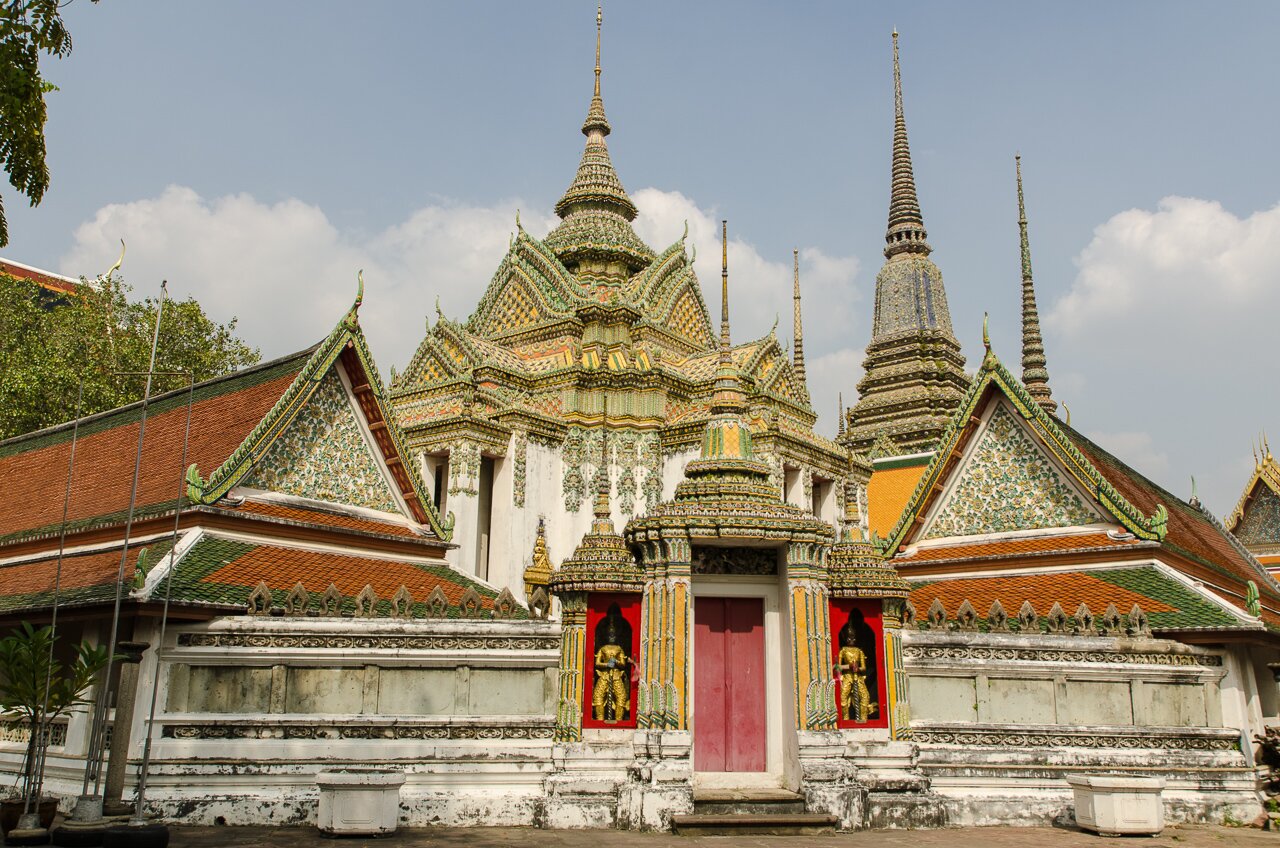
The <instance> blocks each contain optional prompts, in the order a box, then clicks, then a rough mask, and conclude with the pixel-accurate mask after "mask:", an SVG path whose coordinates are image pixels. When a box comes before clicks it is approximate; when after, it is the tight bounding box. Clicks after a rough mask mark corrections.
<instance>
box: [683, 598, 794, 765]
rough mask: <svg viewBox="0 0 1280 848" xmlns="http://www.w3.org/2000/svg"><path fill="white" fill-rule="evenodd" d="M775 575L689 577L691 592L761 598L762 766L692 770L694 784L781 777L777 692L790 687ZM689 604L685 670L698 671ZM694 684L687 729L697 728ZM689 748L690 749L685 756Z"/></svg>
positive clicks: (782, 761)
mask: <svg viewBox="0 0 1280 848" xmlns="http://www.w3.org/2000/svg"><path fill="white" fill-rule="evenodd" d="M778 584H779V581H778V577H777V575H773V574H769V575H761V576H746V575H721V574H697V575H694V577H693V579H692V581H690V595H691V596H692V598H699V597H703V598H761V599H763V601H764V679H765V700H764V704H765V706H764V715H765V770H764V771H696V764H695V771H694V773H693V784H694V787H695V788H707V789H742V788H753V787H769V788H776V787H781V786H784V785H785V783H786V779H787V778H786V774H787V771H788V770H787V768H786V758H785V750H784V738H783V733H782V730H783V722H784V720H785V715H786V714H785V712H784V701H783V693H784V692H790V691H791V690H792V686H791V679H790V675H791V669H790V667H789V666H788V665H787V664H786V663H784V662H783V659H784V657H785V651H784V647H785V646H784V644H783V638H782V621H783V612H784V610H782V609H781V605H780V596H781V592H780V591H779V588H778ZM695 607H696V605H695V604H693V603H692V602H691V603H690V604H689V612H690V626H689V633H690V634H691V635H692V636H693V638H692V640H691V642H692V644H690V645H689V676H690V680H692V679H693V675H695V674H697V673H698V659H697V657H698V650H697V643H696V640H697V636H696V632H697V631H696V626H697V621H696V619H695V616H696V615H697V613H696V612H695V611H694V610H695ZM694 700H695V695H694V687H693V686H692V685H690V686H689V703H690V711H689V718H690V722H689V723H690V729H691V731H692V732H693V733H695V734H696V733H697V732H698V705H697V704H696V703H694ZM692 756H693V753H692V750H691V751H690V757H691V758H692Z"/></svg>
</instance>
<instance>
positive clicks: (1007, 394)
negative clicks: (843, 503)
mask: <svg viewBox="0 0 1280 848" xmlns="http://www.w3.org/2000/svg"><path fill="white" fill-rule="evenodd" d="M993 402H995V403H1003V404H1007V406H1008V409H1009V410H1012V411H1013V412H1012V413H1010V414H1004V415H1005V418H1009V417H1010V415H1012V416H1013V417H1016V418H1017V419H1018V420H1019V422H1020V423H1018V424H1017V425H1016V426H1017V427H1019V428H1026V431H1027V432H1032V433H1034V434H1035V442H1036V443H1038V444H1039V445H1040V447H1036V448H1034V449H1032V448H1031V447H1030V443H1026V444H1027V446H1028V447H1027V451H1026V452H1025V453H1026V455H1025V456H1024V458H1023V461H1022V462H1021V463H1020V461H1019V460H1018V458H1017V457H1015V456H1009V455H1006V454H1009V453H1010V452H1012V453H1018V452H1019V450H1020V449H1019V448H1018V447H1017V445H1016V444H1014V443H1012V442H1009V441H1008V440H1006V441H1005V442H1001V443H1000V444H999V445H997V444H996V443H993V447H997V448H998V447H999V446H1001V445H1002V446H1004V447H1005V448H1007V449H1006V450H1003V451H1001V450H999V449H997V451H996V453H998V454H999V455H1000V456H1002V457H1003V460H1002V461H1003V462H1004V463H1005V465H1006V466H1007V467H1006V468H1004V469H1002V471H1001V474H1002V475H1003V476H1001V477H1000V480H1007V481H1009V482H1010V483H1011V484H1012V483H1013V482H1014V481H1016V480H1017V478H1018V474H1019V473H1021V472H1020V471H1019V467H1020V465H1021V464H1025V463H1030V464H1031V465H1034V466H1035V467H1036V468H1037V469H1040V472H1043V471H1044V469H1045V468H1047V465H1046V463H1050V464H1053V465H1056V466H1057V467H1060V468H1061V469H1065V471H1064V473H1065V474H1067V475H1069V477H1070V478H1071V482H1070V483H1069V484H1068V483H1065V482H1062V481H1061V480H1056V481H1055V480H1051V479H1050V478H1048V477H1047V476H1045V475H1044V474H1043V473H1041V477H1040V478H1036V479H1035V480H1032V479H1030V478H1028V482H1029V484H1030V485H1032V486H1033V487H1038V491H1040V492H1041V493H1042V494H1043V493H1046V492H1048V491H1050V490H1051V489H1055V488H1056V489H1059V490H1060V491H1061V492H1062V494H1063V495H1064V496H1066V498H1067V500H1066V501H1065V502H1064V503H1066V504H1070V503H1071V502H1072V501H1078V496H1073V495H1072V494H1071V493H1072V492H1074V491H1081V492H1084V493H1085V496H1086V497H1087V498H1088V502H1087V503H1080V502H1076V503H1075V505H1074V506H1072V507H1071V508H1070V509H1066V508H1065V507H1064V509H1063V510H1062V511H1060V513H1059V514H1058V515H1056V516H1053V518H1056V519H1058V520H1061V519H1062V517H1063V516H1066V523H1065V524H1057V523H1055V521H1053V520H1051V521H1050V523H1049V524H1040V525H1036V524H1030V525H1028V524H1026V523H1025V519H1026V518H1027V516H1029V515H1030V514H1031V510H1032V507H1033V506H1035V505H1034V504H1030V503H1022V504H1016V505H1015V506H1014V507H1010V509H1013V512H1011V513H1010V515H1011V517H1012V516H1014V515H1015V513H1016V516H1018V517H1016V518H1011V520H1012V524H1010V525H1009V526H1010V527H1012V526H1014V525H1016V526H1019V527H1036V526H1042V527H1050V528H1052V527H1059V528H1065V527H1081V526H1085V525H1091V526H1096V527H1097V528H1098V530H1099V531H1100V530H1101V529H1104V528H1105V526H1106V523H1113V524H1115V525H1119V526H1120V527H1121V528H1123V530H1122V531H1121V532H1123V533H1126V534H1132V536H1133V537H1135V539H1136V540H1141V541H1146V542H1151V543H1154V545H1155V547H1156V548H1158V549H1159V550H1160V551H1164V552H1167V553H1169V554H1171V555H1173V559H1172V560H1170V562H1176V563H1178V568H1179V570H1180V571H1183V572H1184V573H1186V574H1187V575H1188V576H1189V577H1191V578H1192V579H1195V580H1201V581H1203V582H1204V583H1206V584H1208V585H1211V586H1212V587H1213V588H1214V591H1215V592H1217V593H1218V594H1219V595H1220V596H1222V597H1223V598H1224V599H1226V600H1227V601H1228V602H1230V603H1233V604H1235V605H1237V606H1238V607H1240V608H1241V609H1243V608H1244V606H1245V603H1246V597H1247V595H1248V592H1249V585H1250V584H1254V585H1256V587H1257V588H1258V590H1259V591H1260V593H1261V598H1262V606H1261V611H1262V617H1263V620H1264V621H1265V622H1266V623H1267V625H1268V626H1270V627H1273V628H1280V583H1277V582H1276V581H1275V579H1274V578H1272V577H1271V576H1270V575H1269V574H1268V573H1267V571H1266V569H1265V568H1263V567H1262V566H1261V565H1260V564H1259V563H1258V561H1257V560H1256V559H1255V558H1254V557H1253V556H1251V555H1250V554H1249V552H1248V551H1247V550H1245V548H1244V547H1243V546H1241V545H1240V543H1239V542H1238V541H1236V540H1235V539H1234V538H1233V537H1232V536H1231V534H1229V533H1227V532H1226V530H1225V528H1223V526H1222V525H1221V524H1220V523H1219V522H1218V521H1217V519H1215V518H1214V517H1213V516H1212V515H1211V514H1209V513H1208V512H1206V511H1205V510H1203V509H1202V508H1200V507H1198V506H1194V505H1192V504H1189V503H1187V502H1185V501H1183V500H1181V499H1180V498H1178V497H1176V496H1174V495H1172V494H1170V493H1169V492H1167V491H1165V490H1164V489H1162V488H1161V487H1159V486H1158V485H1156V484H1155V483H1153V482H1151V481H1150V480H1148V479H1147V478H1145V477H1143V476H1142V475H1141V474H1139V473H1138V472H1136V471H1134V470H1133V469H1132V468H1130V467H1129V466H1128V465H1126V464H1124V463H1123V462H1121V461H1120V460H1119V459H1117V458H1115V457H1114V456H1112V455H1111V454H1110V453H1108V452H1107V451H1105V450H1103V449H1102V448H1101V447H1099V446H1098V445H1096V444H1095V443H1094V442H1093V441H1091V440H1090V439H1088V438H1087V437H1085V436H1084V435H1083V434H1081V433H1079V432H1078V431H1076V430H1074V429H1072V428H1071V427H1069V426H1067V425H1065V424H1063V423H1062V422H1060V421H1058V420H1057V419H1056V418H1055V417H1053V416H1051V415H1049V414H1048V413H1047V412H1045V410H1044V409H1043V408H1042V407H1041V406H1040V405H1039V404H1037V403H1036V402H1035V399H1034V398H1032V397H1031V395H1030V394H1029V393H1028V391H1027V389H1026V387H1025V386H1024V385H1023V384H1022V382H1021V381H1020V380H1018V379H1017V378H1016V377H1014V376H1013V375H1012V374H1011V373H1010V372H1009V371H1008V370H1007V369H1006V368H1005V367H1004V365H1003V364H1002V363H1001V362H1000V360H999V358H998V357H996V355H995V354H994V353H993V352H992V351H991V350H990V348H989V347H988V349H987V354H986V356H985V358H984V359H983V363H982V367H981V368H979V370H978V373H977V375H976V376H975V377H974V380H973V384H972V386H971V387H970V390H969V393H968V395H967V396H966V397H965V398H964V400H963V402H962V403H961V405H960V408H959V409H958V410H957V411H956V413H955V416H954V418H953V420H952V423H951V425H950V426H949V427H948V429H947V431H946V432H945V433H944V434H943V436H942V438H941V440H940V443H939V447H938V450H937V452H936V453H935V454H934V456H933V459H932V460H931V461H930V464H929V466H928V468H927V469H926V470H925V472H924V474H922V475H921V477H920V479H919V482H918V483H917V485H916V488H915V491H914V492H913V494H912V496H911V499H910V501H909V502H908V504H907V506H906V508H905V509H904V510H903V512H902V514H901V516H900V518H899V520H898V522H897V524H896V526H895V527H894V529H893V531H892V532H891V533H890V535H889V540H888V542H889V544H888V549H887V552H886V553H887V555H888V556H890V557H894V558H895V562H896V564H897V565H898V566H899V568H901V569H903V570H904V572H905V571H907V570H908V567H909V566H912V565H913V564H914V563H915V562H916V560H915V557H916V556H918V555H919V550H921V549H920V548H916V547H915V545H916V544H917V543H919V542H921V541H924V537H926V536H927V533H928V530H929V528H928V526H927V523H926V522H925V521H924V520H923V519H924V517H925V516H926V515H930V514H933V513H930V509H931V507H932V506H933V505H934V504H935V503H941V502H942V499H943V498H944V496H945V497H949V496H950V495H948V494H947V493H948V492H949V491H950V489H949V488H948V485H947V484H948V481H949V480H950V479H951V477H952V475H953V474H955V473H958V469H961V468H962V465H961V463H962V459H963V458H964V457H965V456H966V455H967V454H966V451H967V446H968V445H969V443H970V442H971V441H972V440H973V439H974V438H975V436H976V435H977V434H978V432H979V431H980V428H981V427H982V426H983V425H982V423H981V420H982V412H983V410H985V409H987V408H988V405H989V404H990V403H993ZM1002 414H1003V413H1002ZM994 419H995V416H992V420H993V421H994ZM1009 426H1011V427H1012V426H1014V425H1013V424H1012V423H1011V424H1010V425H1009ZM984 432H986V431H984ZM990 432H993V433H994V432H995V431H994V430H993V431H990ZM983 438H984V439H985V438H986V436H984V437H983ZM978 448H979V449H978V450H976V451H975V452H974V456H975V457H976V456H977V455H978V454H979V453H981V452H982V451H981V448H982V444H981V443H979V444H978ZM1042 451H1043V452H1042ZM1040 472H1037V473H1040ZM975 473H977V474H978V475H979V476H978V477H975V478H974V481H978V482H980V479H979V478H980V477H981V473H982V470H981V469H979V470H978V472H975ZM987 485H988V488H989V487H990V486H991V485H995V484H994V483H991V482H990V481H989V482H988V483H987ZM956 491H960V490H959V489H957V490H956ZM1009 497H1010V495H1008V494H1007V493H1003V492H1002V494H1001V498H1002V499H1004V500H1008V498H1009ZM1002 502H1003V501H1002ZM990 517H991V516H990V514H989V513H988V514H987V518H990ZM1099 519H1102V521H1103V522H1104V523H1099ZM931 520H933V519H931ZM1006 523H1007V522H1006ZM1000 526H1004V525H1000ZM992 528H995V529H992ZM998 530H999V528H998V527H996V524H994V523H993V522H992V521H989V520H985V519H984V522H983V524H982V527H980V528H978V529H974V530H972V531H968V530H966V531H964V532H951V533H942V534H941V538H935V537H933V536H929V537H928V538H929V539H933V541H931V542H930V547H932V546H933V545H941V547H942V549H941V550H939V551H937V552H931V554H930V555H935V554H936V555H937V556H940V557H943V558H946V557H948V556H949V557H950V558H952V559H953V560H954V559H957V558H960V556H961V552H960V551H958V550H956V549H955V548H954V547H952V546H950V545H949V544H948V543H947V541H946V536H948V535H952V536H956V537H962V536H965V535H966V533H975V534H977V535H976V536H974V537H973V538H972V539H963V540H962V541H964V542H965V543H966V544H968V543H969V542H971V543H972V544H968V548H969V549H970V550H968V552H967V553H964V554H963V556H964V557H967V558H972V559H975V560H976V559H983V560H984V561H985V562H986V563H988V564H989V563H991V562H993V561H998V560H1001V559H1005V560H1007V559H1008V554H1009V553H1010V552H1007V551H1005V552H1001V551H1000V550H998V546H999V545H1001V544H1003V543H1004V542H1006V541H1007V540H1006V539H1005V538H1004V535H1003V534H1002V533H1001V532H997V531H998ZM1070 536H1071V534H1069V533H1064V532H1063V530H1062V529H1058V530H1055V531H1053V533H1052V534H1051V535H1048V536H1046V538H1048V539H1052V540H1056V541H1054V542H1050V543H1049V545H1048V547H1047V548H1046V549H1045V550H1041V551H1038V553H1042V554H1048V553H1050V552H1052V551H1057V550H1069V549H1071V545H1070V544H1068V543H1065V542H1063V543H1062V544H1059V542H1062V540H1066V539H1068V538H1069V537H1070ZM1117 541H1126V539H1125V538H1124V536H1120V537H1119V538H1118V539H1117ZM983 546H985V547H987V548H988V549H987V550H986V553H985V555H984V554H983V553H982V551H980V550H978V548H979V547H983ZM1135 549H1136V546H1135ZM1154 549H1155V548H1153V550H1154ZM1113 550H1114V549H1113ZM1015 553H1017V552H1015ZM1021 553H1022V554H1025V553H1027V552H1021ZM1078 553H1079V549H1076V554H1077V555H1078ZM1142 555H1143V556H1148V557H1149V556H1150V555H1151V553H1150V552H1144V553H1143V554H1142ZM920 561H921V562H924V558H922V559H921V560H920ZM907 576H908V577H909V576H910V575H909V574H908V575H907Z"/></svg>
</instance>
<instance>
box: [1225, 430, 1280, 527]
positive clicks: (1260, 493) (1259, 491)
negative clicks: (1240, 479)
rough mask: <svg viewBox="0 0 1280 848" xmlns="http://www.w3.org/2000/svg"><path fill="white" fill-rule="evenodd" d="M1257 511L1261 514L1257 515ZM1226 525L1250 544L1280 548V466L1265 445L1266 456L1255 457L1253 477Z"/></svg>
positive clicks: (1256, 455) (1264, 452)
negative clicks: (1278, 546) (1255, 511)
mask: <svg viewBox="0 0 1280 848" xmlns="http://www.w3.org/2000/svg"><path fill="white" fill-rule="evenodd" d="M1254 510H1261V512H1260V513H1258V514H1256V515H1255V514H1254ZM1246 513H1248V518H1249V519H1250V520H1248V521H1246V520H1245V519H1246ZM1226 525H1227V529H1228V530H1230V531H1231V532H1232V533H1234V534H1235V535H1236V537H1237V538H1239V539H1240V540H1241V541H1242V542H1244V543H1245V544H1246V545H1251V546H1252V545H1268V546H1269V545H1280V463H1277V462H1276V458H1275V457H1274V456H1272V454H1271V448H1270V446H1269V445H1267V444H1266V443H1265V442H1264V443H1263V450H1262V454H1261V455H1258V454H1255V455H1254V467H1253V476H1251V477H1250V478H1249V482H1248V483H1247V484H1246V485H1245V487H1244V492H1243V493H1241V495H1240V501H1239V503H1237V504H1236V508H1235V509H1234V510H1233V511H1232V512H1231V515H1230V517H1228V518H1227V522H1226Z"/></svg>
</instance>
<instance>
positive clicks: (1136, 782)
mask: <svg viewBox="0 0 1280 848" xmlns="http://www.w3.org/2000/svg"><path fill="white" fill-rule="evenodd" d="M1067 783H1069V784H1071V788H1072V790H1074V791H1075V796H1076V824H1078V825H1079V826H1080V827H1082V828H1084V829H1085V830H1092V831H1093V832H1095V833H1097V834H1099V835H1101V836H1119V835H1121V834H1146V835H1148V836H1155V835H1156V834H1158V833H1159V832H1160V831H1162V830H1164V802H1163V801H1162V800H1161V798H1160V791H1161V790H1162V789H1164V780H1163V779H1162V778H1158V777H1125V776H1121V775H1108V774H1082V775H1073V776H1069V777H1068V778H1067Z"/></svg>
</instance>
